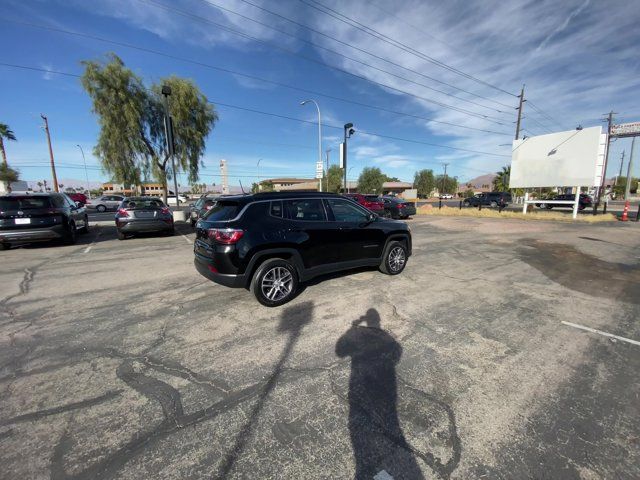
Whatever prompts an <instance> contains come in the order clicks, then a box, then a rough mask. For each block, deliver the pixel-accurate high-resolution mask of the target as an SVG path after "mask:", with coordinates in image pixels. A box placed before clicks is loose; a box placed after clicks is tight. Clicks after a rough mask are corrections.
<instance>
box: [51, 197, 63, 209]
mask: <svg viewBox="0 0 640 480" xmlns="http://www.w3.org/2000/svg"><path fill="white" fill-rule="evenodd" d="M51 200H52V201H53V205H54V207H56V208H63V207H64V199H63V198H62V195H51Z"/></svg>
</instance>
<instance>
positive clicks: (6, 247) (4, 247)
mask: <svg viewBox="0 0 640 480" xmlns="http://www.w3.org/2000/svg"><path fill="white" fill-rule="evenodd" d="M10 248H11V244H9V243H0V250H9V249H10Z"/></svg>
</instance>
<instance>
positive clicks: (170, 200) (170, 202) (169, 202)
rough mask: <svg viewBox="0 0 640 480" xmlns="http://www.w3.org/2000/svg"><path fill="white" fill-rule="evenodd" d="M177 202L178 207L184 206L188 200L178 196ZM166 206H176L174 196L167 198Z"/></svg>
mask: <svg viewBox="0 0 640 480" xmlns="http://www.w3.org/2000/svg"><path fill="white" fill-rule="evenodd" d="M178 202H179V203H180V205H186V204H187V203H188V202H189V199H188V198H187V197H185V196H184V195H178ZM167 205H176V196H175V195H169V196H168V197H167Z"/></svg>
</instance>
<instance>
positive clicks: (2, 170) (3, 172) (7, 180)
mask: <svg viewBox="0 0 640 480" xmlns="http://www.w3.org/2000/svg"><path fill="white" fill-rule="evenodd" d="M19 179H20V172H18V170H14V169H13V168H11V167H10V166H9V165H7V164H6V162H3V163H0V182H2V183H3V184H4V187H5V189H6V191H7V192H9V193H11V184H12V183H13V182H17V181H18V180H19Z"/></svg>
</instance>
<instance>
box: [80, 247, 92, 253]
mask: <svg viewBox="0 0 640 480" xmlns="http://www.w3.org/2000/svg"><path fill="white" fill-rule="evenodd" d="M92 247H93V245H89V246H88V247H87V248H85V249H84V250H83V252H82V253H89V252H90V251H91V248H92Z"/></svg>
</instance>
